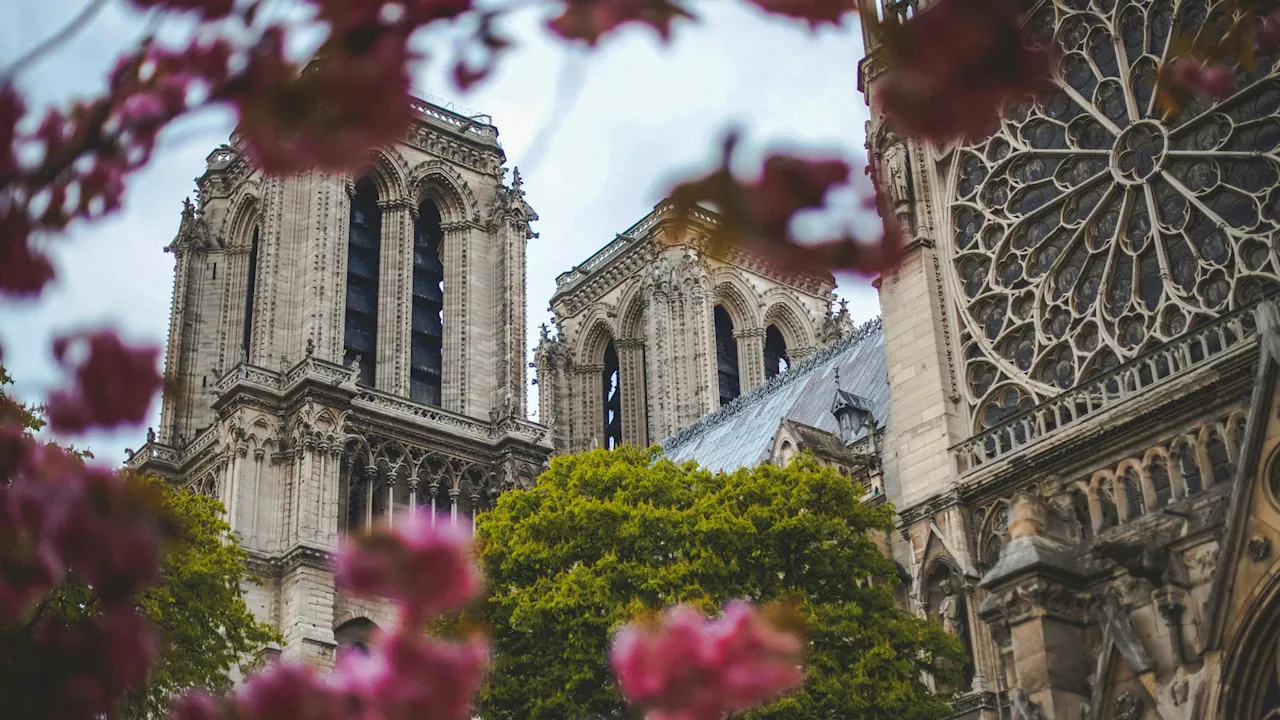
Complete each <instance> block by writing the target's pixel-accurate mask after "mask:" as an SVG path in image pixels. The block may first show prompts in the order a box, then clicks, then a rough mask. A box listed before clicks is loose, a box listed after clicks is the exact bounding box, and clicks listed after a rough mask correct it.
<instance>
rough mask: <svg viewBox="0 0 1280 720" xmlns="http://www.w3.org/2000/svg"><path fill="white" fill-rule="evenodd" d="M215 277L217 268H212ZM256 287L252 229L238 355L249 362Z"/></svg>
mask: <svg viewBox="0 0 1280 720" xmlns="http://www.w3.org/2000/svg"><path fill="white" fill-rule="evenodd" d="M213 273H214V276H215V277H216V276H217V274H218V266H217V265H214V266H213ZM257 286H258V229H257V228H254V229H253V242H252V243H251V244H250V245H249V278H248V280H247V281H246V282H245V291H244V336H243V337H242V338H241V339H240V355H241V357H243V358H244V359H245V362H248V361H249V348H250V347H251V346H250V342H252V340H253V293H254V290H255V289H256V288H257Z"/></svg>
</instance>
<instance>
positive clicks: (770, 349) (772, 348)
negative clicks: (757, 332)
mask: <svg viewBox="0 0 1280 720" xmlns="http://www.w3.org/2000/svg"><path fill="white" fill-rule="evenodd" d="M790 368H791V361H789V360H787V341H786V340H784V339H783V338H782V331H781V330H779V329H778V326H777V325H770V326H769V327H767V328H765V331H764V376H765V378H766V379H768V378H772V377H777V375H778V374H780V373H783V372H786V371H787V370H788V369H790Z"/></svg>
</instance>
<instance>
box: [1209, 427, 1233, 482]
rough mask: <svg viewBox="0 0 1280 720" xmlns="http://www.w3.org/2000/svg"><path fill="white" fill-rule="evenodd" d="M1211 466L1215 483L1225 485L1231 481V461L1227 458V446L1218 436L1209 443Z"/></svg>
mask: <svg viewBox="0 0 1280 720" xmlns="http://www.w3.org/2000/svg"><path fill="white" fill-rule="evenodd" d="M1207 449H1208V451H1209V465H1210V467H1211V468H1212V469H1213V481H1214V482H1215V483H1224V482H1227V481H1229V480H1231V473H1232V471H1233V470H1234V468H1232V467H1231V460H1230V459H1229V458H1228V457H1227V445H1226V443H1224V442H1222V438H1220V437H1218V436H1217V435H1214V436H1213V439H1211V440H1210V441H1209V445H1208V448H1207Z"/></svg>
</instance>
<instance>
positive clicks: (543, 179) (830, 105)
mask: <svg viewBox="0 0 1280 720" xmlns="http://www.w3.org/2000/svg"><path fill="white" fill-rule="evenodd" d="M86 2H88V0H4V4H5V16H6V22H5V23H3V24H0V66H3V64H6V63H7V61H9V60H11V59H12V58H13V57H16V56H17V55H18V54H19V53H21V52H24V51H25V50H26V49H27V48H29V47H31V46H32V45H33V44H34V43H35V42H37V41H38V39H41V38H43V37H46V36H47V35H49V34H51V33H53V32H54V31H55V30H56V29H57V28H58V27H60V26H61V25H62V24H63V23H65V22H66V20H67V19H68V18H70V17H71V16H72V15H74V14H75V13H76V12H77V11H78V10H79V8H80V7H82V6H83V4H84V3H86ZM550 7H553V5H548V4H546V3H544V4H542V9H541V10H530V11H525V12H523V13H522V14H520V15H519V16H517V17H514V18H512V19H511V20H510V21H509V22H508V23H507V24H506V25H505V27H506V28H507V30H508V34H509V35H511V36H513V37H514V38H515V39H516V41H517V43H518V45H519V47H518V49H517V50H515V51H514V52H511V53H509V54H508V55H507V56H506V58H505V60H504V61H503V62H502V64H501V66H500V69H499V71H498V73H497V74H496V75H495V76H494V77H493V78H492V79H490V80H489V81H487V82H485V83H483V84H482V85H481V86H480V87H479V88H477V89H474V90H473V91H472V92H470V93H469V94H465V95H463V94H461V93H459V92H458V91H456V90H454V89H452V88H451V87H449V86H448V85H447V84H446V83H444V82H443V80H442V78H443V73H442V72H441V71H442V70H443V66H444V61H445V60H446V59H447V56H448V55H449V53H450V52H451V47H450V46H447V45H446V46H444V47H442V48H441V49H440V50H439V51H438V52H437V53H434V54H436V55H439V56H440V57H438V58H436V59H437V61H438V62H439V65H438V66H429V67H426V68H424V69H423V70H422V72H420V73H419V74H418V76H417V79H416V82H415V85H416V87H417V89H418V90H419V91H420V92H425V93H430V94H432V95H434V96H437V97H439V98H442V99H445V100H451V101H455V102H457V103H458V104H460V105H462V106H465V107H466V108H471V109H474V110H476V111H478V112H483V113H487V114H489V115H492V116H493V119H494V123H495V124H496V125H497V126H498V128H499V131H500V133H501V136H500V140H501V142H502V144H503V147H504V148H505V149H506V152H507V157H508V159H509V162H508V166H509V167H510V166H512V165H515V166H520V169H521V172H522V174H523V175H524V178H525V189H526V193H527V198H528V200H529V202H530V204H532V205H533V207H534V208H535V209H536V210H537V211H538V214H539V215H540V216H541V220H540V221H539V222H538V223H536V224H535V227H534V230H535V231H536V232H538V233H540V235H541V237H540V238H538V239H535V240H532V241H530V243H529V283H528V290H529V302H528V307H529V318H528V322H529V327H530V340H531V342H532V341H533V340H535V339H536V337H537V334H536V328H537V326H538V324H539V323H541V322H544V321H545V320H547V319H548V318H549V313H548V312H547V310H546V308H547V301H548V300H549V298H550V296H551V292H552V290H553V288H554V285H555V276H556V275H557V274H559V273H560V272H563V271H564V270H567V269H568V268H569V267H571V266H572V265H574V264H575V263H578V262H581V261H582V260H583V259H585V258H586V257H587V256H588V255H590V254H591V253H592V252H594V251H595V250H596V249H598V248H599V247H600V246H601V245H602V244H604V243H605V242H607V241H608V240H610V239H611V238H613V237H614V235H615V234H616V233H618V232H621V231H622V230H625V229H626V228H627V227H629V226H630V225H631V224H632V223H634V222H635V221H637V220H639V219H640V218H641V217H643V216H644V215H645V214H646V213H647V212H649V210H650V209H652V207H653V205H654V204H655V203H656V202H657V201H658V200H660V199H661V198H662V197H663V195H664V194H665V193H666V191H667V190H668V189H669V187H670V185H671V183H672V181H673V180H677V179H679V178H680V177H682V176H687V175H690V174H695V173H698V172H701V171H704V170H706V169H708V168H709V167H710V166H711V165H712V164H713V163H714V162H715V161H716V158H717V154H718V144H719V143H718V141H719V138H720V137H721V133H722V131H723V129H724V128H725V127H727V125H728V124H729V123H737V124H739V125H741V126H743V127H745V128H746V129H747V130H748V136H747V139H748V143H747V145H746V146H745V147H744V150H745V151H746V152H747V153H752V152H754V153H759V152H760V151H761V149H762V148H769V149H775V148H780V147H804V148H813V149H817V150H822V149H829V150H832V151H835V152H838V153H841V154H843V155H844V156H845V157H848V158H850V159H851V160H855V159H856V160H858V161H859V162H861V158H862V156H863V154H864V150H863V142H864V123H865V122H866V120H867V109H866V105H865V103H864V100H863V97H862V95H861V93H859V92H858V90H857V62H858V60H859V58H861V56H862V45H861V36H860V32H859V30H858V28H857V25H856V23H854V22H852V21H850V22H848V23H846V25H845V26H844V27H842V28H839V29H831V28H828V29H825V30H823V31H821V32H818V33H817V34H813V33H811V32H810V31H809V29H808V28H807V26H805V25H803V24H800V23H792V22H788V21H779V20H773V19H767V18H765V17H764V16H763V14H762V13H759V12H756V11H755V10H753V9H750V8H748V7H746V5H745V3H724V2H712V3H702V4H699V5H696V6H695V7H696V8H697V9H698V11H699V13H700V14H703V15H704V20H703V22H702V23H700V24H696V25H691V24H686V25H683V26H680V27H678V28H677V31H676V33H675V37H674V41H673V42H672V43H671V44H670V45H667V46H663V45H661V44H660V43H659V42H657V40H656V36H655V35H654V34H653V33H651V32H649V31H647V30H645V29H640V28H637V29H632V30H628V31H625V32H623V33H621V34H620V35H618V36H617V37H614V38H612V39H611V40H610V41H607V42H605V43H604V45H603V47H602V48H601V49H599V50H597V51H595V52H590V53H588V52H584V51H581V50H574V49H570V48H568V47H567V46H566V45H565V44H564V43H561V42H559V41H556V40H554V39H552V38H551V37H550V35H549V34H548V33H547V32H546V31H545V30H544V29H543V26H542V21H541V19H542V17H543V16H545V13H546V11H547V8H550ZM143 28H144V20H143V18H142V16H140V15H138V14H136V13H134V12H132V11H131V10H129V9H128V8H127V5H126V3H125V0H111V2H110V4H109V6H108V7H107V8H106V9H104V10H103V11H102V12H101V13H100V14H99V15H98V16H97V18H96V20H95V21H94V23H93V25H92V26H91V27H89V28H87V29H85V30H83V31H82V32H81V33H80V34H79V35H77V36H76V38H75V39H74V41H73V42H71V43H70V44H68V45H67V46H64V47H63V48H62V49H61V50H59V51H58V52H56V53H55V54H53V55H50V56H48V57H47V58H46V59H45V60H43V61H41V62H40V63H39V64H37V65H35V66H34V67H32V68H31V69H30V70H29V71H27V72H26V73H25V74H24V75H23V76H22V77H21V78H20V84H21V85H22V87H23V89H24V91H26V92H27V93H28V94H29V96H30V97H31V98H32V101H33V103H34V104H37V105H39V104H45V103H48V102H56V101H60V100H64V99H66V98H69V97H72V96H75V95H77V94H80V95H83V94H86V93H92V92H95V91H96V90H97V89H98V88H100V87H101V83H102V82H103V81H102V77H103V75H104V74H105V72H106V69H107V68H108V67H109V66H110V63H111V61H112V60H113V59H114V57H115V56H116V55H117V54H118V53H119V51H120V50H121V49H122V48H123V47H125V46H126V45H128V44H129V43H132V42H133V41H134V40H135V39H136V38H137V37H138V36H139V35H140V34H141V32H142V30H143ZM424 45H425V47H424V49H428V50H429V49H430V45H431V38H424ZM566 68H567V69H566ZM565 77H568V78H570V79H571V80H570V82H562V79H563V78H565ZM575 77H576V78H580V82H578V83H575V82H573V81H572V78H575ZM575 84H576V86H577V91H576V95H575V97H573V98H572V102H571V104H569V103H560V102H558V101H557V94H558V88H559V87H561V86H562V85H567V86H574V85H575ZM232 120H233V118H232V117H231V116H230V114H228V113H222V112H209V113H205V114H203V115H201V116H198V117H195V118H192V119H190V120H189V121H185V122H182V123H180V124H178V125H175V126H174V127H171V128H169V129H168V130H167V131H166V132H165V134H163V135H162V136H161V139H160V144H159V148H158V151H157V153H156V157H155V159H154V160H153V161H152V163H151V165H150V166H149V167H148V168H147V170H145V171H144V172H142V173H140V174H139V175H137V176H136V177H135V178H134V179H133V181H132V182H131V183H130V184H129V190H128V193H127V194H126V197H125V210H124V211H123V212H121V213H119V214H117V215H115V216H113V217H112V218H111V219H110V220H108V221H106V222H99V223H94V224H91V225H78V226H75V227H74V228H73V230H72V232H70V233H69V234H68V235H67V236H65V237H61V238H58V239H57V240H56V241H55V242H54V243H53V244H52V245H53V246H54V247H56V252H55V257H56V260H57V267H58V274H59V280H58V282H57V284H56V285H55V286H54V287H53V288H51V290H50V291H48V292H46V293H45V295H44V296H43V297H42V298H41V299H40V300H39V301H38V302H36V303H21V304H18V303H0V341H2V342H3V347H4V353H5V355H4V362H5V365H6V366H7V367H8V368H9V370H10V372H11V373H12V374H13V375H14V376H15V377H16V378H17V380H18V381H19V383H20V387H19V388H18V391H19V395H21V396H22V397H24V398H28V399H39V398H40V397H42V396H43V395H44V393H45V392H46V390H47V389H48V388H50V387H52V386H54V385H56V384H57V383H59V382H60V378H59V376H58V373H57V370H56V368H55V367H54V365H53V363H52V361H51V359H50V357H49V353H48V346H49V338H50V337H52V335H53V334H54V333H56V332H64V331H67V330H70V329H75V328H79V327H92V326H100V325H111V326H114V327H116V328H118V329H119V330H120V331H121V332H122V333H123V334H124V335H125V336H126V337H128V338H130V339H132V340H135V341H150V342H155V343H164V342H165V339H166V335H167V332H168V322H169V304H170V295H171V290H172V285H173V258H172V256H170V255H167V254H165V253H163V252H162V251H161V248H163V247H164V245H165V244H166V243H168V242H169V241H170V240H172V238H173V235H174V233H175V232H176V230H177V225H178V217H179V212H180V209H181V201H182V199H183V198H184V197H186V196H188V195H190V194H191V193H192V191H193V189H194V183H193V178H195V177H196V176H197V175H199V174H200V173H201V171H202V170H203V166H204V158H205V156H206V155H207V154H208V153H209V152H210V151H211V150H212V149H213V148H214V147H216V146H217V145H218V144H219V143H221V142H225V140H226V138H227V136H228V134H229V133H230V131H231V129H232ZM548 128H549V130H548ZM544 130H547V131H548V132H550V135H545V136H544V137H545V138H546V139H547V142H546V143H545V145H544V146H543V148H542V150H541V152H540V153H534V154H536V155H538V157H536V158H534V157H530V151H531V149H532V148H531V146H532V145H533V143H534V140H535V138H536V137H537V136H538V135H539V134H540V133H543V132H544ZM748 159H749V158H748ZM859 172H860V171H859ZM838 280H839V283H840V286H841V287H840V294H841V295H842V296H844V297H846V298H848V299H849V300H850V310H851V312H852V313H853V315H854V317H855V320H859V321H860V320H864V319H867V318H870V317H872V316H874V315H876V314H877V313H878V312H879V308H878V304H877V302H876V297H875V291H874V290H873V289H872V288H871V287H870V284H869V282H868V280H866V279H864V278H858V277H855V276H848V277H840V278H838ZM534 397H535V396H534V395H532V394H531V398H530V409H531V411H534V410H536V403H535V402H534ZM158 417H159V403H157V404H156V407H154V408H153V420H152V421H151V422H152V424H154V423H155V422H156V420H157V419H158ZM142 435H143V431H142V430H141V429H139V430H133V431H127V432H120V433H115V434H113V435H104V436H94V437H90V438H88V439H87V440H88V444H89V445H90V447H91V448H92V449H93V450H94V451H95V452H96V453H97V455H98V457H100V458H102V459H103V460H107V461H111V462H115V461H118V460H120V459H122V458H123V449H124V448H125V447H137V446H138V445H140V444H141V442H142Z"/></svg>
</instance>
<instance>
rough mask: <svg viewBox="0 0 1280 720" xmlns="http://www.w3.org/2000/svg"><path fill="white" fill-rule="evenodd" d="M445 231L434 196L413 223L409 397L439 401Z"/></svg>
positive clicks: (430, 402) (422, 400)
mask: <svg viewBox="0 0 1280 720" xmlns="http://www.w3.org/2000/svg"><path fill="white" fill-rule="evenodd" d="M443 239H444V231H443V229H442V228H441V226H440V208H439V207H438V206H437V205H436V204H435V203H434V202H432V201H431V200H425V201H423V203H422V205H421V206H419V208H418V220H417V221H416V222H415V223H414V226H413V319H412V333H411V336H410V351H409V399H411V400H413V401H414V402H420V403H426V404H427V405H439V404H440V396H441V387H442V385H443V378H444V263H443V262H441V260H440V245H441V241H442V240H443Z"/></svg>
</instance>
